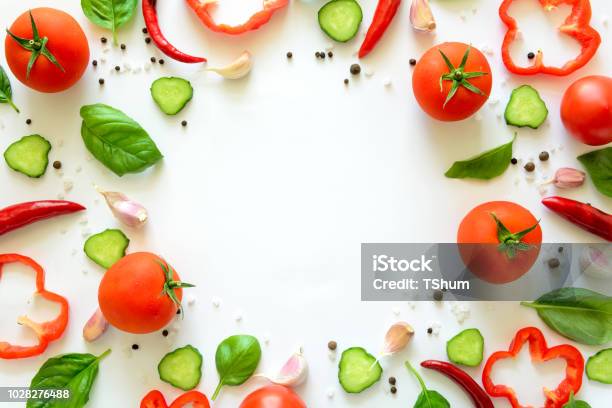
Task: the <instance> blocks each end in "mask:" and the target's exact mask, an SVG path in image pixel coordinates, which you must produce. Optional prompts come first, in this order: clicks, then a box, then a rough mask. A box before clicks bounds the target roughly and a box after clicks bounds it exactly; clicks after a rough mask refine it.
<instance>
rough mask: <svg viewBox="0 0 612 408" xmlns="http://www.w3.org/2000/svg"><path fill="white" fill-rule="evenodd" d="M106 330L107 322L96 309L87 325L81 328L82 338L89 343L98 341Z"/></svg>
mask: <svg viewBox="0 0 612 408" xmlns="http://www.w3.org/2000/svg"><path fill="white" fill-rule="evenodd" d="M106 329H108V321H107V320H106V318H105V317H104V315H103V314H102V311H101V310H100V309H99V308H98V309H97V310H96V311H95V312H94V314H93V315H92V316H91V317H90V318H89V320H88V321H87V323H85V326H84V327H83V338H84V339H85V340H86V341H88V342H90V343H91V342H92V341H96V340H97V339H99V338H100V337H101V336H102V335H103V334H104V333H105V332H106Z"/></svg>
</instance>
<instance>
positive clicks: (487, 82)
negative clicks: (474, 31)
mask: <svg viewBox="0 0 612 408" xmlns="http://www.w3.org/2000/svg"><path fill="white" fill-rule="evenodd" d="M468 47H469V45H467V44H463V43H458V42H449V43H443V44H440V45H436V46H435V47H432V48H430V49H429V50H428V51H427V52H426V53H425V54H424V55H423V56H422V57H421V59H420V60H419V62H418V63H417V65H416V67H415V68H414V72H413V73H412V90H413V91H414V96H415V98H416V100H417V102H418V103H419V105H420V106H421V108H422V109H423V110H424V111H425V113H427V114H428V115H429V116H431V117H433V118H435V119H438V120H442V121H445V122H451V121H457V120H462V119H465V118H468V117H470V116H472V115H473V114H474V113H476V111H478V109H480V108H481V106H482V105H483V104H484V103H485V102H486V101H487V99H488V98H489V94H490V93H491V84H492V81H493V79H492V77H491V68H490V67H489V63H488V62H487V59H486V58H485V56H484V55H483V54H482V52H480V51H479V50H478V49H476V48H474V47H471V48H470V52H469V55H468V59H467V62H466V65H465V68H464V69H463V71H462V72H463V74H465V73H470V72H472V73H473V72H484V73H485V74H486V75H481V76H476V77H472V78H467V79H466V80H467V81H468V82H469V83H470V84H472V85H473V86H474V87H476V88H478V89H480V91H481V92H482V94H478V93H474V92H472V91H470V90H468V89H467V88H466V87H465V86H460V87H459V89H458V90H457V93H456V94H455V95H454V96H453V97H452V99H450V100H449V101H448V103H447V104H446V106H445V105H444V102H445V101H446V97H447V95H448V94H449V92H450V91H451V87H452V85H453V81H450V80H443V81H442V89H440V78H441V77H442V76H443V75H445V74H449V73H450V72H451V70H450V68H449V67H448V66H447V65H446V62H445V61H444V58H443V57H442V55H441V54H440V51H441V52H443V53H444V54H445V55H446V56H447V57H448V59H449V60H450V62H451V63H452V65H453V66H454V67H455V68H459V67H460V65H461V60H462V59H463V56H464V55H465V53H466V51H467V50H468ZM455 73H456V75H458V76H457V79H461V78H462V75H463V74H462V73H461V72H458V73H457V71H455Z"/></svg>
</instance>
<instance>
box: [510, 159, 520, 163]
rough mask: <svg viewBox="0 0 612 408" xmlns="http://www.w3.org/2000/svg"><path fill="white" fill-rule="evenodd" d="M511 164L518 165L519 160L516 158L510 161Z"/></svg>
mask: <svg viewBox="0 0 612 408" xmlns="http://www.w3.org/2000/svg"><path fill="white" fill-rule="evenodd" d="M510 163H512V164H516V163H518V160H516V157H513V158H512V159H510Z"/></svg>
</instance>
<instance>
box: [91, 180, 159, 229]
mask: <svg viewBox="0 0 612 408" xmlns="http://www.w3.org/2000/svg"><path fill="white" fill-rule="evenodd" d="M96 189H97V190H98V192H99V193H100V194H102V196H103V197H104V199H105V200H106V204H108V207H109V208H110V209H111V211H112V212H113V215H114V216H115V217H116V218H117V219H118V220H119V221H121V222H122V223H123V224H125V225H127V226H129V227H135V228H137V227H140V226H142V225H144V223H145V222H147V219H148V218H149V214H148V212H147V209H146V208H144V207H143V206H142V205H140V204H139V203H137V202H135V201H133V200H130V199H129V198H128V197H127V196H126V195H125V194H123V193H118V192H115V191H102V190H100V189H98V188H96Z"/></svg>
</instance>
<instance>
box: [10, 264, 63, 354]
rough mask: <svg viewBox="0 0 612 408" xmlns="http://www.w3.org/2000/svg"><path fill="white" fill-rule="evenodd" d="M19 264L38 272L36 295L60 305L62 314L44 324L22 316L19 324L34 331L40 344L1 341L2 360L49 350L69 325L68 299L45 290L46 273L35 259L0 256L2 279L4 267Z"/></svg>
mask: <svg viewBox="0 0 612 408" xmlns="http://www.w3.org/2000/svg"><path fill="white" fill-rule="evenodd" d="M15 262H19V263H22V264H24V265H27V266H29V267H31V268H32V269H34V271H35V272H36V292H35V293H36V294H37V295H39V296H41V297H43V298H44V299H46V300H48V301H50V302H53V303H59V305H60V314H59V316H57V317H56V318H55V319H53V320H50V321H48V322H44V323H36V322H34V321H32V320H30V319H29V318H28V317H27V316H20V317H19V318H18V319H17V323H19V324H21V325H24V326H27V327H29V328H30V329H32V330H34V332H35V333H36V336H37V337H38V344H37V345H35V346H16V345H13V344H10V343H7V342H5V341H0V358H4V359H16V358H25V357H32V356H37V355H39V354H41V353H42V352H44V351H45V350H46V349H47V346H48V345H49V343H50V342H52V341H54V340H57V339H59V338H60V337H62V334H63V333H64V330H65V329H66V326H67V325H68V301H67V300H66V298H64V297H62V296H60V295H58V294H56V293H53V292H48V291H47V290H46V289H45V271H44V270H43V268H42V267H41V266H40V265H39V264H37V263H36V262H35V261H34V260H33V259H30V258H28V257H26V256H22V255H17V254H4V255H0V277H2V267H3V266H4V264H7V263H15Z"/></svg>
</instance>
